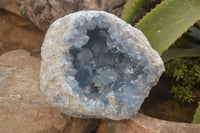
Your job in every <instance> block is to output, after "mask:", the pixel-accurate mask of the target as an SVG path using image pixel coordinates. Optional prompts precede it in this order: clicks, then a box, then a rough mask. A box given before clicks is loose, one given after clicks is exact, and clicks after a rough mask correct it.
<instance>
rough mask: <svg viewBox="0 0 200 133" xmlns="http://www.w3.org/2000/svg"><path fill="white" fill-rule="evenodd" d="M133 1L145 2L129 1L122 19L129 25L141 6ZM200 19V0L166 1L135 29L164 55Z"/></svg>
mask: <svg viewBox="0 0 200 133" xmlns="http://www.w3.org/2000/svg"><path fill="white" fill-rule="evenodd" d="M132 1H134V2H136V3H142V2H143V0H129V1H128V3H127V4H126V5H125V7H124V10H123V12H122V19H123V20H124V21H126V22H128V23H130V20H132V18H133V16H134V15H133V14H135V11H137V9H138V8H139V7H138V6H140V4H138V5H137V4H135V3H134V2H132ZM134 5H135V6H134ZM133 10H134V12H133ZM132 13H133V14H132ZM124 16H125V17H124ZM126 18H129V19H126ZM199 19H200V0H189V1H188V0H164V1H163V2H161V3H160V4H159V5H158V6H156V8H154V9H153V10H151V12H149V13H147V15H146V16H144V17H143V18H142V19H141V20H140V21H139V22H138V23H137V24H136V25H135V27H136V28H138V29H140V30H141V31H142V32H143V33H144V34H145V35H146V36H147V38H148V40H149V42H150V43H151V45H152V47H153V48H154V49H155V50H156V51H157V52H158V53H159V54H160V55H162V54H163V52H164V51H166V50H167V48H169V47H170V46H171V45H172V44H173V43H174V42H175V41H176V40H177V39H178V38H179V37H180V36H181V35H182V34H183V33H184V32H185V31H186V30H187V29H188V28H189V27H190V26H192V25H193V24H194V23H195V22H197V21H198V20H199ZM199 55H200V54H199Z"/></svg>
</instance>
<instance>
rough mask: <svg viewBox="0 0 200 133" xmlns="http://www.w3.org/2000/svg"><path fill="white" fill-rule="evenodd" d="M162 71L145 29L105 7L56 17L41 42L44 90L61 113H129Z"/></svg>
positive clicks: (116, 116)
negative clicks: (102, 9) (144, 33)
mask: <svg viewBox="0 0 200 133" xmlns="http://www.w3.org/2000/svg"><path fill="white" fill-rule="evenodd" d="M163 71H164V66H163V62H162V60H161V58H160V56H159V55H158V53H157V52H156V51H155V50H153V49H152V48H151V46H150V44H149V42H148V41H147V39H146V37H145V36H144V35H143V33H142V32H141V31H140V30H138V29H136V28H134V27H132V26H131V25H129V24H127V23H126V22H124V21H122V20H121V19H119V18H118V17H116V16H114V15H112V14H109V13H106V12H103V11H80V12H76V13H72V14H69V15H67V16H65V17H63V18H60V19H58V20H57V21H55V22H54V23H53V24H52V25H51V26H50V28H49V30H48V31H47V33H46V37H45V40H44V43H43V45H42V65H41V74H40V79H41V82H40V83H41V87H40V88H41V91H42V93H43V94H44V96H45V97H46V99H47V101H48V102H49V103H50V104H51V105H53V106H54V107H56V108H58V109H60V110H61V111H62V112H63V113H65V114H67V115H70V116H74V117H81V118H109V119H114V120H121V119H128V118H130V117H132V116H133V115H134V114H136V113H137V112H138V110H139V108H140V106H141V104H142V103H143V101H144V99H145V98H146V97H147V96H148V94H149V91H150V89H151V88H152V86H154V85H155V84H156V83H157V82H158V79H159V78H160V76H161V74H162V73H163Z"/></svg>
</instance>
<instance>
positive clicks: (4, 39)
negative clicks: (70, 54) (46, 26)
mask: <svg viewBox="0 0 200 133" xmlns="http://www.w3.org/2000/svg"><path fill="white" fill-rule="evenodd" d="M43 38H44V33H42V32H41V31H40V30H39V29H37V28H36V27H35V26H33V24H32V23H30V22H29V21H27V20H25V19H24V18H22V17H20V16H18V15H15V14H13V13H9V12H6V11H4V10H2V9H0V55H1V54H3V53H5V52H7V51H9V50H13V49H26V50H28V51H32V50H34V49H40V47H41V45H42V42H43Z"/></svg>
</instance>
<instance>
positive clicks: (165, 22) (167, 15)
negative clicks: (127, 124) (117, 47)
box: [122, 0, 200, 116]
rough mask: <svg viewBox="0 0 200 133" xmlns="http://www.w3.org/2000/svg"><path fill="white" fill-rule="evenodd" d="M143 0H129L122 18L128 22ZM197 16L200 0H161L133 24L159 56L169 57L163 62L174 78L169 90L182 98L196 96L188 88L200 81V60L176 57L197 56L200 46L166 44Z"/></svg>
mask: <svg viewBox="0 0 200 133" xmlns="http://www.w3.org/2000/svg"><path fill="white" fill-rule="evenodd" d="M143 2H144V0H129V1H128V2H127V4H126V5H125V7H124V10H123V12H122V19H123V20H124V21H126V22H127V23H130V22H131V20H132V18H133V17H134V15H135V13H136V11H137V10H138V9H139V8H140V6H141V5H142V3H143ZM198 20H200V0H164V1H163V2H161V3H160V4H159V5H158V6H156V8H154V9H153V10H151V11H150V12H149V13H148V14H146V16H144V17H143V18H142V19H141V20H140V21H139V22H138V23H137V24H136V25H135V27H136V28H138V29H140V30H141V31H142V32H143V33H144V34H145V35H146V36H147V38H148V40H149V42H150V44H151V45H152V47H153V48H154V49H155V50H156V51H157V52H158V53H159V54H160V55H162V59H163V60H164V61H169V62H167V63H166V73H167V75H168V76H171V77H173V78H174V79H175V81H176V82H175V84H174V86H173V87H172V90H171V91H172V93H174V94H175V97H177V98H178V99H179V100H181V101H182V102H192V101H194V98H195V96H194V95H193V94H192V91H191V90H192V88H193V87H194V85H195V84H197V83H198V82H199V81H200V66H199V64H200V61H199V60H196V61H195V60H192V61H189V60H187V58H181V59H178V58H176V57H199V56H200V47H195V48H191V49H185V48H184V49H180V48H170V49H168V48H169V47H170V46H171V45H172V44H174V42H175V41H176V40H177V39H178V38H180V37H181V36H182V34H183V33H184V32H186V31H187V30H188V29H189V28H190V27H191V26H192V25H194V23H196V22H197V21H198ZM193 30H194V31H195V32H194V36H196V37H197V38H199V36H198V34H200V32H198V30H195V29H193ZM174 58H176V59H174ZM172 59H173V60H172ZM199 110H200V109H199ZM198 116H199V115H198Z"/></svg>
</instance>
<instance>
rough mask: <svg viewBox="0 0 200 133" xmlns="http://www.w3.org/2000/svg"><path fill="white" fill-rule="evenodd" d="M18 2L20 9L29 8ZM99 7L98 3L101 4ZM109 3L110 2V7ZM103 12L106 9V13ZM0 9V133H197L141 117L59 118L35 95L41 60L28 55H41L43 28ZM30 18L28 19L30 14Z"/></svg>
mask: <svg viewBox="0 0 200 133" xmlns="http://www.w3.org/2000/svg"><path fill="white" fill-rule="evenodd" d="M17 1H18V3H19V2H21V4H25V3H26V2H30V1H24V0H21V1H19V0H17ZM49 1H51V2H54V5H56V0H49ZM64 1H65V2H67V0H64ZM69 1H70V0H69ZM85 1H86V2H87V1H89V0H85ZM100 1H102V2H100V3H103V1H106V0H100ZM112 1H114V0H111V1H110V2H112ZM23 2H24V3H23ZM36 2H37V1H36ZM121 2H122V1H120V0H117V1H116V4H117V5H116V6H114V7H113V6H112V8H113V9H114V10H111V9H112V8H111V9H110V10H111V12H113V13H115V11H117V10H120V9H118V8H117V7H118V6H120V5H121V6H122V5H123V2H122V3H121ZM32 3H34V1H32ZM95 3H96V4H97V3H98V0H95V1H94V4H95ZM18 6H19V4H18ZM27 7H28V6H27ZM100 7H101V6H100ZM108 7H109V6H106V9H107V10H108ZM0 8H2V9H3V10H2V9H1V10H0V55H1V56H0V133H29V132H30V133H95V132H96V133H122V132H126V133H153V132H158V133H169V132H172V133H177V132H181V133H189V132H193V133H198V132H199V131H200V125H198V124H196V125H193V124H186V123H177V122H169V121H164V120H159V119H155V118H151V117H148V116H145V115H142V114H140V113H138V114H137V115H136V116H134V117H133V118H131V119H130V120H123V121H112V120H98V119H78V118H72V117H69V116H66V115H64V114H62V113H61V112H60V111H59V110H57V109H55V108H53V107H52V106H50V105H49V104H48V103H47V102H46V100H45V98H44V97H43V95H42V94H41V92H40V89H39V87H40V81H39V73H40V63H41V59H40V58H38V53H39V52H38V53H37V52H32V54H31V53H30V52H31V51H33V50H37V49H40V46H41V44H42V42H43V37H44V33H43V32H44V31H45V30H46V28H45V25H41V26H40V25H38V24H40V23H39V19H34V20H33V21H32V22H33V23H34V24H35V25H36V26H37V27H39V29H38V28H36V27H35V26H34V25H33V24H32V22H29V21H27V20H25V19H24V18H23V17H22V15H21V14H20V11H19V10H18V9H17V5H16V3H15V0H3V1H0ZM30 8H31V7H30ZM95 8H96V7H95ZM102 9H104V8H102ZM5 10H6V11H5ZM22 10H23V9H21V12H23V11H22ZM108 11H109V10H108ZM11 12H12V13H11ZM13 13H14V14H13ZM15 14H16V15H15ZM29 15H30V16H32V15H31V13H30V14H29ZM27 18H29V16H28V17H27ZM29 19H30V18H29ZM41 30H43V31H41ZM14 49H26V50H14ZM8 51H9V52H8Z"/></svg>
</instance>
